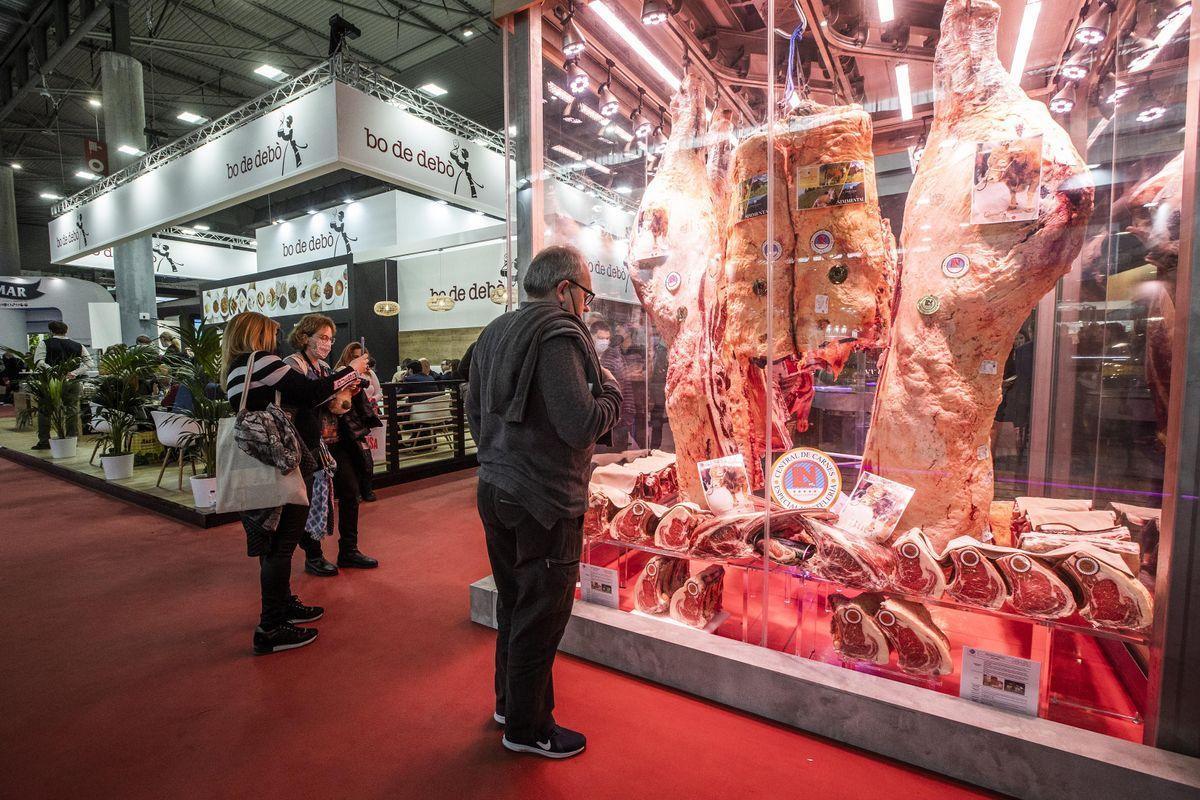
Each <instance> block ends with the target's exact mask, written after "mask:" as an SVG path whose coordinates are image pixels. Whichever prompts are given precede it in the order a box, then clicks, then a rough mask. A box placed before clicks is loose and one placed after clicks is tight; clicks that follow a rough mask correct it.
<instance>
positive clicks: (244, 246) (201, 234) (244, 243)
mask: <svg viewBox="0 0 1200 800" xmlns="http://www.w3.org/2000/svg"><path fill="white" fill-rule="evenodd" d="M154 235H155V236H171V237H173V238H176V239H184V240H187V241H193V242H206V243H209V244H225V245H229V246H230V247H236V248H238V249H241V250H255V249H257V248H258V242H256V241H255V240H254V239H251V238H249V237H247V236H235V235H234V234H232V233H219V232H217V231H201V230H196V229H195V228H181V227H175V228H163V229H162V230H161V231H159V232H158V233H156V234H154Z"/></svg>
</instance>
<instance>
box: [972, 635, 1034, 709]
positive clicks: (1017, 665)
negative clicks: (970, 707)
mask: <svg viewBox="0 0 1200 800" xmlns="http://www.w3.org/2000/svg"><path fill="white" fill-rule="evenodd" d="M1041 679H1042V664H1041V662H1040V661H1030V660H1029V659H1027V658H1017V657H1016V656H1006V655H1004V654H1002V653H991V652H988V651H987V650H980V649H979V648H977V647H964V648H963V656H962V682H961V683H960V684H959V688H958V696H959V697H964V698H966V699H967V700H973V701H975V702H976V703H983V704H984V705H985V706H995V707H996V708H1003V709H1004V710H1005V711H1015V712H1017V713H1018V714H1025V715H1026V716H1030V717H1036V716H1037V713H1038V697H1039V693H1040V691H1041Z"/></svg>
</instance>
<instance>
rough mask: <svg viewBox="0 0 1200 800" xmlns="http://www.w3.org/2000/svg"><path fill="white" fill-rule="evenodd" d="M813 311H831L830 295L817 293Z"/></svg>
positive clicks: (824, 312) (818, 312) (825, 312)
mask: <svg viewBox="0 0 1200 800" xmlns="http://www.w3.org/2000/svg"><path fill="white" fill-rule="evenodd" d="M813 311H814V312H815V313H817V314H828V313H829V295H827V294H819V295H817V298H816V302H814V303H813Z"/></svg>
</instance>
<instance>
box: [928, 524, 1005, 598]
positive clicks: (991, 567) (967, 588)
mask: <svg viewBox="0 0 1200 800" xmlns="http://www.w3.org/2000/svg"><path fill="white" fill-rule="evenodd" d="M943 555H947V556H949V557H950V559H951V561H953V563H954V577H953V579H952V580H951V581H950V583H949V584H947V586H946V594H948V595H950V596H951V597H953V598H954V599H955V600H958V601H959V602H961V603H966V604H967V605H972V606H980V607H982V608H990V609H992V610H995V609H998V608H1000V607H1001V606H1003V605H1004V598H1005V596H1006V595H1007V594H1008V587H1007V586H1006V585H1005V584H1004V578H1003V577H1002V576H1001V575H1000V571H999V570H997V569H996V565H995V564H993V563H992V562H991V561H990V560H988V557H987V555H985V554H984V552H983V551H982V550H980V549H979V548H978V547H975V546H974V540H973V539H971V538H970V537H966V536H962V537H959V538H958V539H955V540H954V541H953V542H951V543H950V547H949V548H948V549H947V550H946V552H945V553H944V554H943Z"/></svg>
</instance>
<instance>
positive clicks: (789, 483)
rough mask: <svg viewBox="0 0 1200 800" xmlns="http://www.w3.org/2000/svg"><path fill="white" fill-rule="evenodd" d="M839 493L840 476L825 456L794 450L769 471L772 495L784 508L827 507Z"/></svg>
mask: <svg viewBox="0 0 1200 800" xmlns="http://www.w3.org/2000/svg"><path fill="white" fill-rule="evenodd" d="M841 491H842V474H841V473H840V472H839V471H838V468H837V464H835V463H834V462H833V459H832V458H830V457H829V456H828V455H827V454H825V453H823V452H821V451H820V450H817V449H814V448H811V447H797V448H796V449H794V450H789V451H787V452H786V453H784V454H783V455H781V456H780V457H779V458H778V460H776V462H775V466H773V467H772V468H771V494H772V496H773V497H774V498H775V502H776V503H779V505H781V506H783V507H784V508H790V509H798V508H829V507H831V506H832V505H833V504H834V502H835V501H836V500H837V499H838V495H839V494H841Z"/></svg>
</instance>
